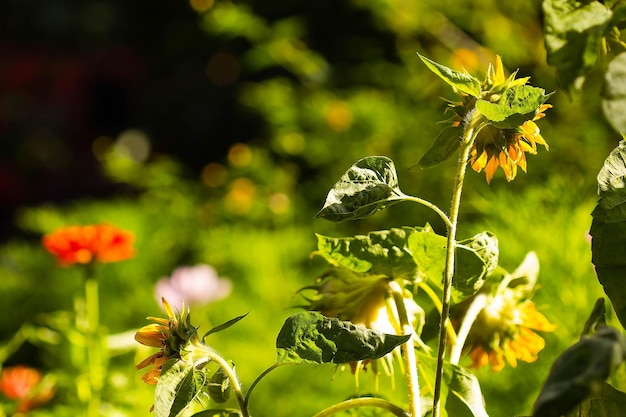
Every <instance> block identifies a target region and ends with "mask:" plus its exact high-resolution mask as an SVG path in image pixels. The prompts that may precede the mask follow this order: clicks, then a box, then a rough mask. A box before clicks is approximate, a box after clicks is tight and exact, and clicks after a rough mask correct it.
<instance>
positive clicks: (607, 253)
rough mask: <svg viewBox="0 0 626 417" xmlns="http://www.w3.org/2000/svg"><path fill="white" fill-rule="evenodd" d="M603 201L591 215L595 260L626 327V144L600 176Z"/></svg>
mask: <svg viewBox="0 0 626 417" xmlns="http://www.w3.org/2000/svg"><path fill="white" fill-rule="evenodd" d="M598 193H599V195H600V198H599V200H598V204H597V206H596V208H595V209H594V210H593V212H592V213H591V216H592V217H593V220H592V222H591V231H590V233H591V236H592V241H591V254H592V256H591V260H592V262H593V264H594V265H595V269H596V275H597V276H598V280H599V281H600V283H601V284H602V286H603V287H604V292H605V293H606V294H607V295H608V296H609V299H610V300H611V303H612V304H613V308H614V309H615V313H616V314H617V317H618V318H619V320H620V322H621V323H622V325H625V324H626V286H625V285H624V274H626V258H625V257H624V253H626V142H625V141H623V140H622V141H620V143H619V145H618V146H617V147H616V148H615V149H614V150H613V151H612V152H611V154H610V155H609V156H608V158H607V159H606V160H605V161H604V166H603V167H602V169H601V170H600V173H599V174H598Z"/></svg>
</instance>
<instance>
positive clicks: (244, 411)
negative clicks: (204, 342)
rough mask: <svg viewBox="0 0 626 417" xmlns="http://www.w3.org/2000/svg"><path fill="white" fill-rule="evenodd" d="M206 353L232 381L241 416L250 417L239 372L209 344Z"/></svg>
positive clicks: (231, 384)
mask: <svg viewBox="0 0 626 417" xmlns="http://www.w3.org/2000/svg"><path fill="white" fill-rule="evenodd" d="M206 354H207V356H208V357H209V358H210V359H211V360H212V361H215V363H217V364H218V365H219V366H220V368H222V370H223V371H224V373H225V374H226V376H227V377H228V380H229V381H230V386H231V387H232V389H233V392H234V393H235V397H237V404H239V409H240V410H241V416H242V417H250V414H249V413H248V406H247V403H246V400H245V399H244V396H243V391H242V389H241V385H240V384H239V379H238V378H237V373H236V372H235V370H234V369H233V367H232V366H230V364H229V363H228V362H227V361H226V360H225V359H224V358H222V357H221V356H220V355H219V354H218V353H217V352H215V351H214V350H213V349H210V348H209V347H208V346H207V349H206Z"/></svg>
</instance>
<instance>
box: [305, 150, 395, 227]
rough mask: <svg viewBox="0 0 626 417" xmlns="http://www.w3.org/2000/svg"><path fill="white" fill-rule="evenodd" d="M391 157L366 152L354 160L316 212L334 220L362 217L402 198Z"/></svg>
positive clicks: (320, 215)
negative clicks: (363, 156) (366, 153)
mask: <svg viewBox="0 0 626 417" xmlns="http://www.w3.org/2000/svg"><path fill="white" fill-rule="evenodd" d="M403 195H404V194H403V193H402V192H401V191H400V188H399V186H398V175H397V173H396V167H395V165H394V163H393V161H392V160H391V159H389V158H387V157H385V156H368V157H365V158H363V159H360V160H359V161H357V162H356V163H355V164H354V165H352V167H350V169H348V170H347V171H346V172H345V173H344V174H343V176H342V177H341V178H340V179H339V181H337V183H336V184H335V185H334V186H333V188H332V189H331V190H330V191H329V193H328V195H327V196H326V201H325V203H324V207H322V209H321V210H320V211H319V212H318V213H317V214H316V217H321V218H323V219H326V220H330V221H334V222H342V221H345V220H355V219H363V218H366V217H369V216H371V215H372V214H374V213H376V212H377V211H378V210H381V209H383V208H385V207H387V206H389V205H391V204H394V203H397V202H399V201H401V198H396V199H394V200H393V201H391V200H390V198H391V197H402V196H403Z"/></svg>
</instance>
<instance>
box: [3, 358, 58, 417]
mask: <svg viewBox="0 0 626 417" xmlns="http://www.w3.org/2000/svg"><path fill="white" fill-rule="evenodd" d="M42 379H43V378H42V374H41V372H39V371H38V370H36V369H33V368H30V367H28V366H23V365H19V366H15V367H11V368H5V369H4V370H3V371H2V375H0V392H2V393H3V394H4V396H5V397H6V398H7V399H9V400H17V402H18V406H17V412H18V413H25V412H27V411H29V410H32V409H33V408H35V407H37V406H39V405H41V404H43V403H45V402H47V401H49V400H50V399H51V398H52V397H53V396H54V388H53V387H52V386H51V385H50V384H43V383H42Z"/></svg>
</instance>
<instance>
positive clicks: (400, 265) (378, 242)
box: [317, 227, 420, 281]
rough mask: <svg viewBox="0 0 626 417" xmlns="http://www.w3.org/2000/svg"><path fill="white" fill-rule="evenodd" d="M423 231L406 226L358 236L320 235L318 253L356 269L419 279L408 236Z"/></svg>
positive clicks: (329, 259) (329, 260)
mask: <svg viewBox="0 0 626 417" xmlns="http://www.w3.org/2000/svg"><path fill="white" fill-rule="evenodd" d="M419 231H420V229H419V228H413V227H402V228H392V229H390V230H381V231H376V232H371V233H368V234H367V235H357V236H354V237H339V238H334V237H327V236H322V235H317V248H318V252H317V253H318V254H320V255H321V256H323V257H324V258H325V259H326V260H327V261H328V262H329V263H331V264H333V265H335V266H338V265H341V266H344V267H346V268H348V269H351V270H353V271H355V272H368V273H370V274H375V275H386V276H388V277H390V278H401V279H406V280H409V281H412V280H414V279H415V278H416V270H417V265H416V264H415V261H414V259H413V257H412V256H411V252H410V251H409V249H408V239H409V237H410V236H411V235H412V234H413V233H419Z"/></svg>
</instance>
